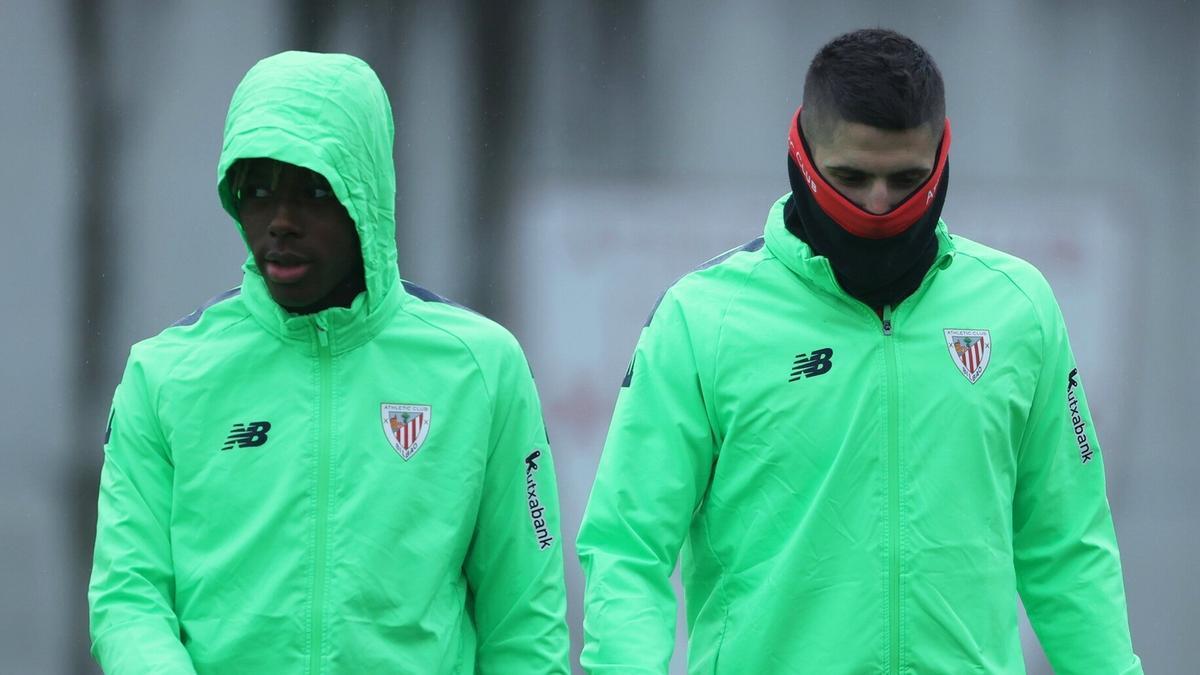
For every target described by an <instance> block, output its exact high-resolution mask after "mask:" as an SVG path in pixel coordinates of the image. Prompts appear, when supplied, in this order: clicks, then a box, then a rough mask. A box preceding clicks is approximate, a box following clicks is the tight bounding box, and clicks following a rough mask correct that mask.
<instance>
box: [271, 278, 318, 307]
mask: <svg viewBox="0 0 1200 675" xmlns="http://www.w3.org/2000/svg"><path fill="white" fill-rule="evenodd" d="M298 286H299V285H298V284H273V283H270V282H268V283H267V290H268V291H270V293H271V298H272V299H273V300H274V301H275V303H276V304H278V305H279V306H280V307H282V308H284V309H286V310H287V311H289V312H292V313H294V314H307V313H309V312H311V311H313V310H312V309H311V308H312V307H313V306H314V305H316V304H317V303H318V302H320V300H321V298H320V297H319V296H317V295H316V294H314V293H312V292H305V289H303V288H300V287H298Z"/></svg>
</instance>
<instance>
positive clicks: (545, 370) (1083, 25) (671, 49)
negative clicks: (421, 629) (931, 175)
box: [0, 0, 1200, 673]
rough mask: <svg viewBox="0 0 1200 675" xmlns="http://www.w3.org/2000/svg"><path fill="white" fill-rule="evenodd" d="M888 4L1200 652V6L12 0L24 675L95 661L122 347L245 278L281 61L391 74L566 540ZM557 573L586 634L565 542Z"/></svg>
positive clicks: (1153, 649)
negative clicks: (525, 374) (708, 276)
mask: <svg viewBox="0 0 1200 675" xmlns="http://www.w3.org/2000/svg"><path fill="white" fill-rule="evenodd" d="M867 26H885V27H890V28H895V29H897V30H900V31H901V32H904V33H906V34H908V35H910V36H911V37H913V38H914V39H916V40H917V41H918V42H920V43H921V44H923V45H924V46H925V47H926V48H927V49H929V51H930V52H931V53H932V54H933V56H934V58H935V59H936V60H937V61H938V63H939V65H940V66H941V69H942V72H943V74H944V76H945V79H946V86H947V92H948V108H949V115H950V117H951V119H952V121H953V124H954V130H955V133H954V137H955V144H954V149H953V153H952V154H953V160H954V161H953V180H952V182H951V190H950V197H949V199H948V201H947V206H946V209H945V212H944V217H945V219H946V220H947V222H948V223H949V225H950V228H951V231H953V232H957V233H960V234H965V235H967V236H971V237H973V238H976V239H978V240H981V241H983V242H985V243H988V244H991V245H994V246H998V247H1000V248H1005V249H1007V250H1009V251H1011V252H1013V253H1016V254H1018V255H1021V256H1022V257H1025V258H1027V259H1029V260H1031V261H1033V262H1034V263H1035V264H1037V265H1038V266H1039V267H1041V269H1042V270H1043V271H1044V272H1045V273H1046V275H1047V276H1048V277H1049V278H1050V280H1051V283H1052V284H1053V285H1054V287H1055V289H1056V292H1057V293H1058V296H1059V299H1060V302H1061V304H1062V306H1063V310H1064V312H1065V314H1066V316H1067V320H1068V325H1069V326H1070V329H1071V332H1072V338H1073V343H1074V345H1075V348H1076V352H1077V355H1078V359H1079V361H1080V365H1081V368H1082V370H1083V372H1084V374H1085V377H1086V379H1087V383H1088V394H1089V398H1090V400H1091V402H1092V405H1093V412H1094V414H1095V416H1096V423H1097V425H1098V427H1099V432H1100V435H1101V438H1102V441H1103V446H1104V451H1105V458H1106V465H1107V471H1108V478H1109V497H1110V500H1111V503H1112V508H1113V514H1114V518H1115V521H1116V527H1117V532H1118V536H1119V538H1120V543H1121V551H1122V557H1123V561H1124V565H1125V574H1126V587H1127V592H1128V600H1129V610H1130V615H1131V621H1132V627H1133V639H1134V646H1135V648H1136V650H1137V651H1138V653H1139V654H1140V655H1141V656H1142V658H1143V660H1144V663H1145V666H1146V670H1147V672H1153V673H1191V672H1196V671H1195V668H1196V666H1195V664H1196V662H1197V657H1198V656H1200V646H1198V644H1197V639H1196V638H1197V634H1198V628H1200V584H1197V582H1196V579H1195V572H1196V569H1197V563H1200V543H1198V540H1197V526H1196V507H1197V503H1198V500H1197V498H1196V497H1195V493H1196V489H1195V487H1194V483H1195V481H1196V479H1197V476H1198V475H1200V454H1198V453H1197V452H1196V448H1195V445H1194V441H1193V426H1194V420H1191V419H1190V417H1191V416H1192V415H1194V414H1195V410H1196V409H1197V408H1198V407H1200V400H1198V396H1197V393H1196V388H1195V386H1194V379H1195V374H1196V372H1197V367H1196V365H1195V364H1196V361H1197V357H1196V350H1194V349H1193V348H1192V347H1189V346H1188V345H1190V344H1191V343H1192V342H1193V340H1195V339H1196V337H1197V336H1198V335H1200V321H1198V319H1197V312H1196V309H1197V304H1196V301H1195V291H1196V289H1197V281H1196V275H1195V273H1194V271H1193V267H1194V264H1195V261H1196V259H1197V254H1198V253H1200V246H1198V243H1200V241H1198V239H1200V234H1198V232H1200V230H1198V229H1197V227H1196V223H1195V219H1196V218H1197V214H1198V213H1200V196H1198V190H1197V187H1198V186H1200V133H1198V132H1200V96H1198V92H1200V68H1198V66H1200V40H1198V39H1197V37H1196V36H1197V30H1198V29H1200V4H1198V3H1195V2H1186V1H1184V0H1179V1H1148V2H1139V3H1133V2H1128V1H1127V0H1126V1H1124V2H1116V1H1114V0H1099V1H1092V2H1084V1H1082V0H1064V1H1061V2H1036V3H1035V2H955V1H949V0H947V1H944V2H932V1H931V2H919V3H916V2H914V3H899V2H838V3H815V2H794V1H793V2H784V1H782V0H777V1H774V2H686V1H682V0H681V1H666V0H662V1H659V2H644V1H642V2H638V1H633V0H629V1H625V2H618V1H616V0H613V1H607V2H606V1H603V0H591V1H585V0H513V1H510V2H485V1H483V0H478V1H467V0H436V1H435V0H425V1H410V2H379V1H364V0H354V1H350V0H345V1H338V2H330V1H328V0H326V1H318V0H305V1H298V2H283V1H275V2H233V1H222V2H181V1H178V0H174V1H172V0H162V1H150V0H143V1H134V0H129V1H117V0H54V1H51V0H0V91H3V104H2V105H0V148H2V151H3V154H4V157H3V161H2V162H0V171H2V172H3V176H2V177H0V205H2V209H3V211H2V213H3V216H2V217H0V220H2V222H3V224H2V225H0V227H2V228H3V229H2V237H3V238H2V240H0V241H3V245H2V247H0V256H2V257H0V262H2V265H0V288H4V289H7V290H6V291H5V292H4V293H3V294H2V295H0V317H3V322H4V330H2V331H0V346H2V347H0V349H2V351H0V353H2V354H3V357H2V358H0V375H2V384H3V389H2V390H0V391H2V394H0V396H2V398H0V403H2V405H0V673H89V672H96V669H95V666H94V665H93V664H92V661H91V658H90V656H89V655H88V637H87V632H86V624H87V620H86V600H85V583H86V577H87V574H88V570H89V565H90V556H91V546H92V537H93V529H94V522H95V521H94V518H95V512H94V510H95V498H96V491H97V487H96V486H97V479H98V472H99V467H100V462H101V447H100V446H101V443H100V441H101V437H102V435H103V431H104V425H105V416H106V413H107V410H108V404H109V398H110V396H111V393H112V390H113V388H114V386H115V385H116V382H117V379H118V378H119V376H120V371H121V367H122V364H123V362H124V359H125V357H126V355H127V353H128V348H129V346H130V344H131V343H133V342H135V341H137V340H140V339H143V338H145V337H148V336H151V335H154V334H155V333H157V332H158V331H160V330H161V329H162V328H163V327H165V326H167V325H168V324H170V323H171V322H172V321H173V320H175V319H176V318H178V317H180V316H182V315H184V314H187V313H188V312H190V311H191V310H192V309H193V308H195V307H196V306H197V305H199V304H200V303H202V302H203V301H204V300H205V299H207V298H208V297H210V296H212V295H215V294H216V293H218V292H220V291H222V290H224V289H226V288H229V287H231V286H234V285H236V284H237V283H238V280H239V278H240V277H239V269H238V268H239V265H240V263H241V261H242V259H243V257H244V249H243V247H242V243H241V241H240V239H239V238H238V237H237V235H236V234H235V231H234V228H233V225H232V222H231V221H230V219H229V218H228V217H227V216H226V214H225V213H224V212H223V211H222V210H221V209H220V206H219V204H218V202H217V198H216V192H215V189H214V188H215V165H216V161H217V154H218V151H219V149H220V143H221V129H222V125H223V122H224V115H225V109H226V106H227V104H228V101H229V97H230V95H231V94H232V92H233V89H234V87H235V85H236V84H237V83H238V81H239V80H240V78H241V76H242V75H243V73H244V72H245V71H246V70H247V69H248V68H249V67H250V66H251V65H252V64H253V63H254V62H255V61H256V60H258V59H260V58H262V57H264V56H267V55H269V54H272V53H274V52H277V51H281V50H284V49H293V48H302V49H312V50H320V51H345V52H350V53H353V54H356V55H358V56H361V57H363V58H364V59H366V60H367V61H368V62H370V63H371V64H372V65H373V66H374V68H375V69H376V71H377V72H378V73H379V75H380V77H381V79H382V80H383V82H384V84H385V86H386V87H387V88H388V90H389V92H390V94H391V97H392V102H393V107H394V110H395V116H396V128H397V143H396V163H397V167H398V178H399V183H400V184H399V197H398V199H399V201H398V216H399V222H398V226H397V238H398V241H399V246H400V260H401V266H402V273H403V275H404V276H405V277H406V278H408V279H412V280H414V281H416V282H418V283H420V284H422V285H425V286H427V287H429V288H432V289H434V290H436V291H438V292H440V293H442V294H443V295H446V296H448V297H450V298H452V299H455V300H457V301H460V302H462V303H464V304H467V305H469V306H472V307H475V308H476V309H479V310H481V311H482V312H484V313H485V314H488V315H489V316H491V317H493V318H495V319H497V320H499V321H501V322H502V323H504V324H506V325H508V326H509V327H510V328H511V329H512V330H513V331H514V332H515V333H516V335H517V336H518V337H519V338H520V339H521V341H522V343H523V344H524V346H525V349H526V352H527V353H528V356H529V358H530V361H531V362H532V364H533V367H534V370H535V372H536V374H537V376H538V382H539V387H540V389H541V392H542V396H543V400H544V404H545V413H546V417H547V423H548V425H549V428H550V430H551V434H552V438H553V439H554V441H555V448H554V451H555V454H556V457H557V464H558V470H559V483H560V490H561V493H562V497H563V508H564V515H563V520H564V530H565V531H564V533H563V534H564V541H567V542H571V541H573V540H574V536H575V531H576V529H577V525H578V522H579V519H580V517H581V514H582V510H583V505H584V503H585V501H586V498H587V494H588V490H589V487H590V481H591V477H592V475H593V472H594V470H595V466H596V463H597V461H598V458H599V453H600V448H601V445H602V442H603V436H604V432H605V430H606V427H607V424H608V418H609V415H610V413H611V411H612V405H613V401H614V399H615V396H616V393H617V387H618V384H619V382H620V379H621V376H622V374H623V372H624V368H625V365H626V363H627V359H628V357H629V354H630V353H631V351H632V348H633V345H634V342H635V340H636V338H637V335H638V332H639V330H640V327H641V325H642V322H643V319H644V317H645V315H646V312H647V311H648V310H649V308H650V307H651V305H652V304H653V303H654V300H655V298H656V297H657V296H658V294H659V293H660V292H661V291H662V290H663V289H664V288H665V287H666V286H667V285H668V284H670V283H671V281H672V280H674V279H675V278H676V277H678V276H679V275H681V274H683V273H684V272H686V271H688V270H689V269H691V268H692V267H693V266H694V265H696V264H698V263H699V262H701V261H703V260H705V259H707V258H709V257H711V256H712V255H714V254H716V253H719V252H721V251H723V250H725V249H728V248H730V247H732V246H735V245H737V244H739V243H741V242H743V241H746V240H748V239H750V238H752V237H754V236H756V235H757V234H758V233H759V232H760V230H761V227H762V224H763V220H764V218H765V215H766V212H767V208H768V207H769V205H770V204H771V202H772V200H773V199H775V198H776V197H778V196H779V195H781V194H783V193H784V192H786V191H787V189H788V185H787V176H786V171H785V159H784V158H785V137H786V129H787V125H788V122H789V118H790V116H791V115H792V113H793V111H794V110H795V108H796V106H797V105H798V104H799V101H800V94H801V87H802V83H803V75H804V70H805V68H806V66H807V64H808V61H809V59H810V58H811V57H812V55H813V54H814V53H815V51H816V49H817V48H818V47H819V46H820V45H821V44H822V43H824V42H825V41H827V40H828V39H830V38H832V37H833V36H835V35H837V34H839V33H842V32H845V31H847V30H851V29H855V28H860V27H867ZM566 565H567V573H568V577H569V581H570V584H571V589H570V590H571V596H570V601H571V606H570V619H571V623H572V630H573V639H574V641H575V644H574V650H575V652H576V653H578V649H579V647H580V632H579V625H580V621H581V616H580V597H581V591H580V589H581V580H580V573H579V567H578V562H577V561H576V559H575V557H574V550H573V549H570V550H568V557H567V559H566ZM680 635H681V638H682V637H683V635H684V632H683V629H682V626H681V628H680ZM1025 638H1026V639H1025V642H1026V647H1027V655H1028V656H1027V661H1028V663H1029V668H1030V672H1032V673H1048V672H1050V670H1049V668H1048V667H1047V666H1046V665H1045V662H1044V658H1043V657H1042V656H1041V654H1040V652H1039V650H1038V647H1037V643H1036V638H1034V637H1033V636H1032V635H1031V634H1030V633H1029V632H1028V630H1027V629H1026V632H1025ZM678 651H679V654H678V655H677V657H676V661H675V664H674V669H675V672H683V670H682V668H683V659H682V655H683V654H682V650H678Z"/></svg>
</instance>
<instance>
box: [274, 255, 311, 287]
mask: <svg viewBox="0 0 1200 675" xmlns="http://www.w3.org/2000/svg"><path fill="white" fill-rule="evenodd" d="M264 258H265V259H266V269H264V270H263V273H264V274H265V275H266V276H267V278H268V279H270V280H271V281H273V282H275V283H277V284H293V283H296V282H297V281H300V279H302V278H303V277H304V275H305V274H307V273H308V270H309V269H311V268H312V263H310V262H309V261H308V259H307V258H304V257H301V256H298V255H296V254H295V253H277V252H271V253H268V254H267V255H266V256H264Z"/></svg>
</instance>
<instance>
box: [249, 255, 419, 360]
mask: <svg viewBox="0 0 1200 675" xmlns="http://www.w3.org/2000/svg"><path fill="white" fill-rule="evenodd" d="M398 278H399V273H398V272H397V281H396V283H393V284H390V288H389V289H388V291H387V293H386V294H385V295H384V296H383V297H382V298H381V299H380V300H379V301H378V302H377V303H375V304H374V306H369V305H368V302H367V298H368V293H365V292H364V293H359V294H358V297H356V298H355V299H354V302H353V303H352V304H351V305H350V306H349V307H330V308H329V309H325V310H321V311H320V312H316V313H314V314H292V313H291V312H288V311H287V310H286V309H284V308H283V307H280V306H279V303H277V302H275V300H274V298H272V297H271V294H270V292H269V291H268V290H267V285H266V282H265V281H263V278H262V275H261V274H259V272H258V268H256V267H255V266H254V263H253V260H251V261H249V262H247V264H246V265H245V266H244V268H243V273H242V299H243V301H244V302H245V303H246V306H247V307H248V308H249V310H250V313H251V314H252V315H253V316H254V319H255V320H256V321H257V322H258V323H259V325H261V326H262V327H263V328H264V329H265V330H266V331H267V332H268V333H270V334H271V335H274V336H275V337H277V338H279V339H281V340H283V341H285V342H288V343H291V344H293V345H294V346H296V347H298V348H300V349H302V350H304V351H306V352H309V353H314V354H315V353H316V351H317V346H318V345H319V344H320V335H319V332H324V333H325V337H326V339H327V341H328V343H329V349H330V352H331V353H333V354H340V353H343V352H348V351H350V350H352V349H355V348H357V347H360V346H362V345H363V344H366V343H367V342H368V341H370V340H371V339H372V338H374V337H375V336H376V335H378V334H379V333H380V331H382V330H383V328H384V326H386V325H387V323H388V322H389V320H391V319H392V318H394V317H395V316H396V314H397V312H398V311H399V309H400V305H401V304H402V303H403V301H404V296H405V295H406V293H405V291H404V288H403V286H402V285H401V284H400V283H399V281H398Z"/></svg>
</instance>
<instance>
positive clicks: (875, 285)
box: [784, 112, 950, 312]
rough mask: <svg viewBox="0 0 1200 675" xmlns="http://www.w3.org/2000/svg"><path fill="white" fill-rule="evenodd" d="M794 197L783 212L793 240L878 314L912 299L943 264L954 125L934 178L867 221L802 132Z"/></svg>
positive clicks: (791, 174) (796, 132) (794, 147)
mask: <svg viewBox="0 0 1200 675" xmlns="http://www.w3.org/2000/svg"><path fill="white" fill-rule="evenodd" d="M789 136H790V137H789V146H790V147H789V152H788V178H789V180H790V182H791V186H792V197H791V199H789V200H788V202H787V205H786V207H785V208H784V223H785V225H786V226H787V229H788V231H789V232H791V233H792V234H793V235H795V236H796V237H798V238H800V239H801V240H803V241H804V242H805V243H806V244H808V245H809V246H810V247H811V248H812V249H813V252H814V253H816V254H817V255H821V256H824V257H826V258H828V259H829V264H830V266H831V267H832V268H833V272H834V275H835V276H836V278H837V281H838V284H839V285H841V287H842V289H843V290H845V291H846V292H847V293H848V294H850V295H851V296H852V297H854V298H857V299H858V300H860V301H862V302H863V303H865V304H866V305H868V306H870V307H871V308H872V309H874V310H875V311H876V312H881V311H882V310H883V307H884V306H885V305H890V306H893V307H894V306H895V305H896V304H898V303H899V302H900V301H902V300H904V299H905V298H907V297H908V296H909V295H912V293H913V291H915V290H917V287H918V286H920V285H921V280H922V279H924V278H925V273H926V272H928V271H929V267H930V266H931V265H932V264H933V261H934V259H935V258H936V257H937V250H938V242H937V235H936V229H937V223H938V219H939V218H940V217H941V213H942V205H943V204H944V203H945V201H946V190H947V188H948V186H949V184H950V160H949V150H950V121H949V120H946V126H945V129H944V132H943V136H942V142H941V145H940V146H939V148H938V152H937V165H936V166H935V167H934V170H933V173H932V174H930V176H929V178H928V179H927V180H926V181H925V182H924V183H923V184H922V185H921V186H920V187H918V188H917V189H916V190H915V191H914V192H913V193H912V194H911V195H909V196H908V197H906V198H905V199H903V200H902V201H901V202H900V203H899V204H897V205H896V207H895V208H893V209H892V210H891V211H888V212H887V213H885V214H881V215H875V214H872V213H868V212H867V211H864V210H863V209H861V208H859V207H858V206H856V205H855V204H853V203H852V202H851V201H850V200H848V199H846V198H845V197H844V196H843V195H842V194H840V193H839V192H838V191H837V190H835V189H834V188H833V187H832V186H831V185H829V183H827V182H826V181H825V179H824V178H823V177H822V176H821V174H820V172H819V171H817V170H816V168H815V164H814V163H813V161H812V153H811V152H810V150H809V148H808V145H807V143H805V141H804V138H803V136H802V135H801V132H800V113H799V112H797V113H796V118H795V120H794V122H793V124H792V129H791V133H790V135H789Z"/></svg>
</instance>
